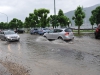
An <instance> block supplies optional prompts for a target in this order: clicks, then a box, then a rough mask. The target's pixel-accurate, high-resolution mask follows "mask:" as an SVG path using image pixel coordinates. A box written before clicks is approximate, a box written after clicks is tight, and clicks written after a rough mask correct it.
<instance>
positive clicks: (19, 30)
mask: <svg viewBox="0 0 100 75" xmlns="http://www.w3.org/2000/svg"><path fill="white" fill-rule="evenodd" d="M24 32H25V30H23V29H17V30H16V31H15V33H24Z"/></svg>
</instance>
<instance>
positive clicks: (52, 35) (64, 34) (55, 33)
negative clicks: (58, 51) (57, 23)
mask: <svg viewBox="0 0 100 75" xmlns="http://www.w3.org/2000/svg"><path fill="white" fill-rule="evenodd" d="M43 36H44V37H46V38H47V39H48V40H55V39H62V40H72V39H74V34H73V32H72V30H71V29H69V28H64V29H54V30H50V31H49V32H48V33H45V34H44V35H43Z"/></svg>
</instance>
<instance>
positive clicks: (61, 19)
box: [58, 9, 69, 27]
mask: <svg viewBox="0 0 100 75" xmlns="http://www.w3.org/2000/svg"><path fill="white" fill-rule="evenodd" d="M58 22H59V24H60V26H61V27H66V26H67V25H69V19H68V18H67V17H66V16H65V15H64V13H63V11H62V10H61V9H60V10H59V12H58Z"/></svg>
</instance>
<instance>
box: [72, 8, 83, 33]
mask: <svg viewBox="0 0 100 75" xmlns="http://www.w3.org/2000/svg"><path fill="white" fill-rule="evenodd" d="M84 18H85V13H84V12H83V8H82V7H80V6H79V7H77V9H76V10H75V16H73V17H72V19H73V20H74V22H75V25H76V26H78V34H80V26H81V25H82V24H83V19H84Z"/></svg>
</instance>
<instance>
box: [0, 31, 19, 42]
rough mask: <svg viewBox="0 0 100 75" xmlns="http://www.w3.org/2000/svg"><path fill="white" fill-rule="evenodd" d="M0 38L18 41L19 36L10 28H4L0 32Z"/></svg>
mask: <svg viewBox="0 0 100 75" xmlns="http://www.w3.org/2000/svg"><path fill="white" fill-rule="evenodd" d="M0 39H1V40H6V41H19V40H20V36H19V35H18V34H17V33H15V32H14V31H11V30H5V31H1V32H0Z"/></svg>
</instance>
